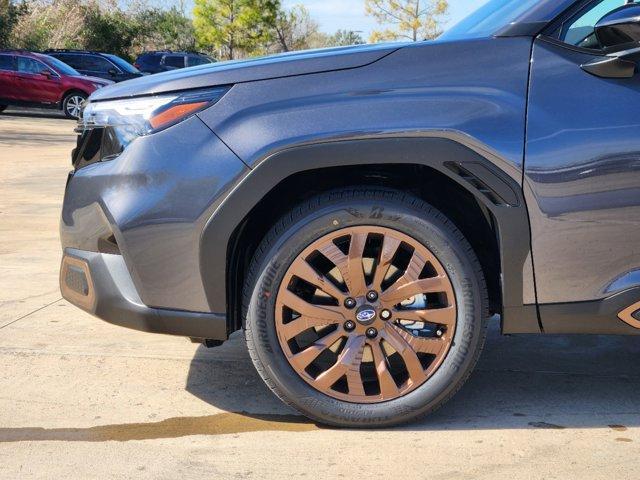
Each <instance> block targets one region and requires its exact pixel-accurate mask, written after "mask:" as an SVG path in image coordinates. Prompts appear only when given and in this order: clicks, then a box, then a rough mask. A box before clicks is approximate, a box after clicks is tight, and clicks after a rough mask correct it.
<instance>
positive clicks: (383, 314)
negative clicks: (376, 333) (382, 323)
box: [380, 308, 391, 320]
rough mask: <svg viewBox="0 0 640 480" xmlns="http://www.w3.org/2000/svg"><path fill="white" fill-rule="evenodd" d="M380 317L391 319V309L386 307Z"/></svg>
mask: <svg viewBox="0 0 640 480" xmlns="http://www.w3.org/2000/svg"><path fill="white" fill-rule="evenodd" d="M380 318H381V319H383V320H389V319H390V318H391V310H388V309H386V308H385V309H384V310H382V311H381V312H380Z"/></svg>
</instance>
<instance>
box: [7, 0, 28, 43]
mask: <svg viewBox="0 0 640 480" xmlns="http://www.w3.org/2000/svg"><path fill="white" fill-rule="evenodd" d="M27 12H28V7H27V4H26V3H25V2H24V1H23V2H21V3H14V2H12V1H11V0H0V48H9V47H10V39H11V33H12V31H13V28H14V27H15V25H16V24H17V23H18V20H19V19H20V17H21V16H22V15H26V14H27Z"/></svg>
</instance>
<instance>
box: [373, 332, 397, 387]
mask: <svg viewBox="0 0 640 480" xmlns="http://www.w3.org/2000/svg"><path fill="white" fill-rule="evenodd" d="M369 345H370V346H371V352H372V353H373V362H374V364H375V366H376V372H377V373H378V383H379V384H380V394H381V395H382V398H394V397H396V396H397V395H398V386H397V385H396V382H395V380H394V379H393V377H392V376H391V372H389V369H388V368H387V359H386V357H385V356H384V353H383V352H382V347H380V343H379V342H371V343H370V344H369Z"/></svg>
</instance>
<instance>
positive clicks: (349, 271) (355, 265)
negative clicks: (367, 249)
mask: <svg viewBox="0 0 640 480" xmlns="http://www.w3.org/2000/svg"><path fill="white" fill-rule="evenodd" d="M366 241H367V235H366V234H355V233H354V234H353V235H352V236H351V243H350V245H349V255H345V254H344V253H342V251H341V250H340V249H339V248H338V247H336V245H335V244H334V243H333V242H329V243H327V244H326V245H324V246H322V248H320V249H319V251H320V253H322V254H323V255H324V256H325V257H327V258H328V259H329V260H330V261H331V262H332V263H333V264H334V265H335V266H336V267H337V268H338V270H339V271H340V275H342V278H343V279H344V283H345V284H346V285H347V288H348V289H349V294H350V295H351V296H353V297H357V296H361V295H364V294H365V293H366V291H367V285H366V282H365V279H364V267H363V265H362V254H363V252H364V246H365V243H366Z"/></svg>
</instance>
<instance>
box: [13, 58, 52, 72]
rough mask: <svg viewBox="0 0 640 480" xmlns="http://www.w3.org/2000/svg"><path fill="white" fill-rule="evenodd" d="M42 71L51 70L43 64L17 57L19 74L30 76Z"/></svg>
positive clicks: (31, 59)
mask: <svg viewBox="0 0 640 480" xmlns="http://www.w3.org/2000/svg"><path fill="white" fill-rule="evenodd" d="M43 70H49V71H51V69H50V68H49V67H47V66H46V65H45V64H44V63H40V62H38V61H37V60H34V59H33V58H27V57H18V72H20V73H30V74H38V73H41V72H42V71H43Z"/></svg>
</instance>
